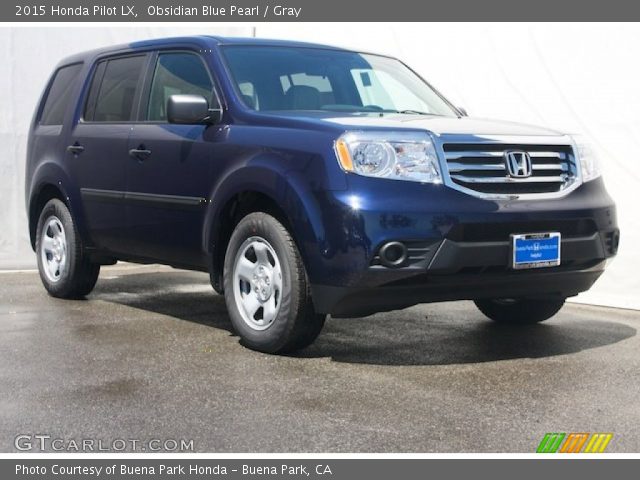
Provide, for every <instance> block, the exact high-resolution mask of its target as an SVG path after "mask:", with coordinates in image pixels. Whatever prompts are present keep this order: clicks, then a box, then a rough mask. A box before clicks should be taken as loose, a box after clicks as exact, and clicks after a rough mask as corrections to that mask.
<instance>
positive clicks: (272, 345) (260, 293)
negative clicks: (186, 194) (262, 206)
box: [224, 212, 325, 353]
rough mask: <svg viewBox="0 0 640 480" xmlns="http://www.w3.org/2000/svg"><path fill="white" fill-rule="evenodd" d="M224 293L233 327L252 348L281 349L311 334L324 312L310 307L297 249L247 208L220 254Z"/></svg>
mask: <svg viewBox="0 0 640 480" xmlns="http://www.w3.org/2000/svg"><path fill="white" fill-rule="evenodd" d="M224 295H225V301H226V304H227V309H228V311H229V316H230V318H231V323H232V324H233V327H234V330H235V331H236V333H237V334H238V335H239V336H240V337H241V338H242V341H243V343H244V344H245V345H246V346H248V347H249V348H252V349H254V350H259V351H262V352H268V353H286V352H291V351H295V350H299V349H302V348H304V347H306V346H308V345H310V344H311V343H313V341H314V340H315V339H316V337H317V336H318V335H319V334H320V331H321V330H322V327H323V325H324V320H325V315H319V314H317V313H316V312H315V310H314V308H313V303H312V301H311V292H310V288H309V282H308V280H307V276H306V273H305V269H304V265H303V263H302V259H301V258H300V253H299V252H298V248H297V247H296V244H295V242H294V241H293V238H292V237H291V235H290V234H289V232H288V231H287V229H286V228H285V227H284V226H283V225H282V224H281V223H280V222H279V221H278V220H277V219H275V218H274V217H272V216H271V215H268V214H266V213H262V212H256V213H251V214H249V215H247V216H246V217H244V218H243V219H242V220H241V221H240V222H239V223H238V225H237V226H236V228H235V230H234V231H233V234H232V235H231V239H230V240H229V246H228V247H227V252H226V255H225V262H224Z"/></svg>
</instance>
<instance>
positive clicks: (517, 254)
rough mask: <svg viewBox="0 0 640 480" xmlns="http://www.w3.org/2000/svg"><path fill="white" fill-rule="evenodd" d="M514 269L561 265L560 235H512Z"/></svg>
mask: <svg viewBox="0 0 640 480" xmlns="http://www.w3.org/2000/svg"><path fill="white" fill-rule="evenodd" d="M511 250H512V253H513V255H512V266H513V268H514V269H516V270H517V269H524V268H543V267H556V266H558V265H560V233H558V232H551V233H526V234H518V235H511Z"/></svg>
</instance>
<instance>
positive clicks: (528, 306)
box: [475, 298, 565, 325]
mask: <svg viewBox="0 0 640 480" xmlns="http://www.w3.org/2000/svg"><path fill="white" fill-rule="evenodd" d="M564 301H565V299H564V298H499V299H498V298H496V299H489V300H475V304H476V307H478V309H480V311H481V312H482V313H484V314H485V315H486V316H487V317H489V318H490V319H491V320H494V321H496V322H498V323H510V324H519V325H523V324H524V325H526V324H531V323H538V322H544V321H545V320H548V319H549V318H551V317H553V316H554V315H555V314H556V313H558V312H559V311H560V309H561V308H562V306H563V305H564Z"/></svg>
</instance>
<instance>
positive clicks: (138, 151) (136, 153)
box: [129, 145, 151, 160]
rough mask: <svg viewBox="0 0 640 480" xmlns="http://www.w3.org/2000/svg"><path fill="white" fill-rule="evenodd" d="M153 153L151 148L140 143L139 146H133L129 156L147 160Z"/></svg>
mask: <svg viewBox="0 0 640 480" xmlns="http://www.w3.org/2000/svg"><path fill="white" fill-rule="evenodd" d="M150 155H151V150H147V149H146V148H144V145H140V146H139V147H138V148H132V149H131V150H129V156H131V157H133V158H136V159H138V160H146V159H147V158H149V156H150Z"/></svg>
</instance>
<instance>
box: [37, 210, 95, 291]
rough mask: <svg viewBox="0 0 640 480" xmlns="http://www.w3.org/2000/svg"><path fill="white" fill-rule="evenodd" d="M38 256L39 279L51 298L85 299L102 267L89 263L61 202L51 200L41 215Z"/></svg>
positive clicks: (74, 226)
mask: <svg viewBox="0 0 640 480" xmlns="http://www.w3.org/2000/svg"><path fill="white" fill-rule="evenodd" d="M36 254H37V257H38V271H39V272H40V279H41V280H42V284H43V285H44V288H46V289H47V292H49V295H51V296H52V297H58V298H82V297H84V296H85V295H88V294H89V293H90V292H91V290H93V287H94V286H95V284H96V282H97V280H98V275H99V274H100V265H99V264H97V263H92V262H91V261H89V258H88V257H87V255H86V254H85V252H84V246H83V243H82V239H81V238H80V234H79V233H78V229H77V227H76V223H75V222H74V220H73V217H72V216H71V213H70V212H69V209H68V208H67V206H66V205H65V204H64V203H63V202H62V201H60V200H58V199H55V198H54V199H52V200H49V201H48V202H47V203H46V204H45V206H44V208H43V209H42V211H41V212H40V218H39V219H38V226H37V229H36ZM56 264H57V268H56Z"/></svg>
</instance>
